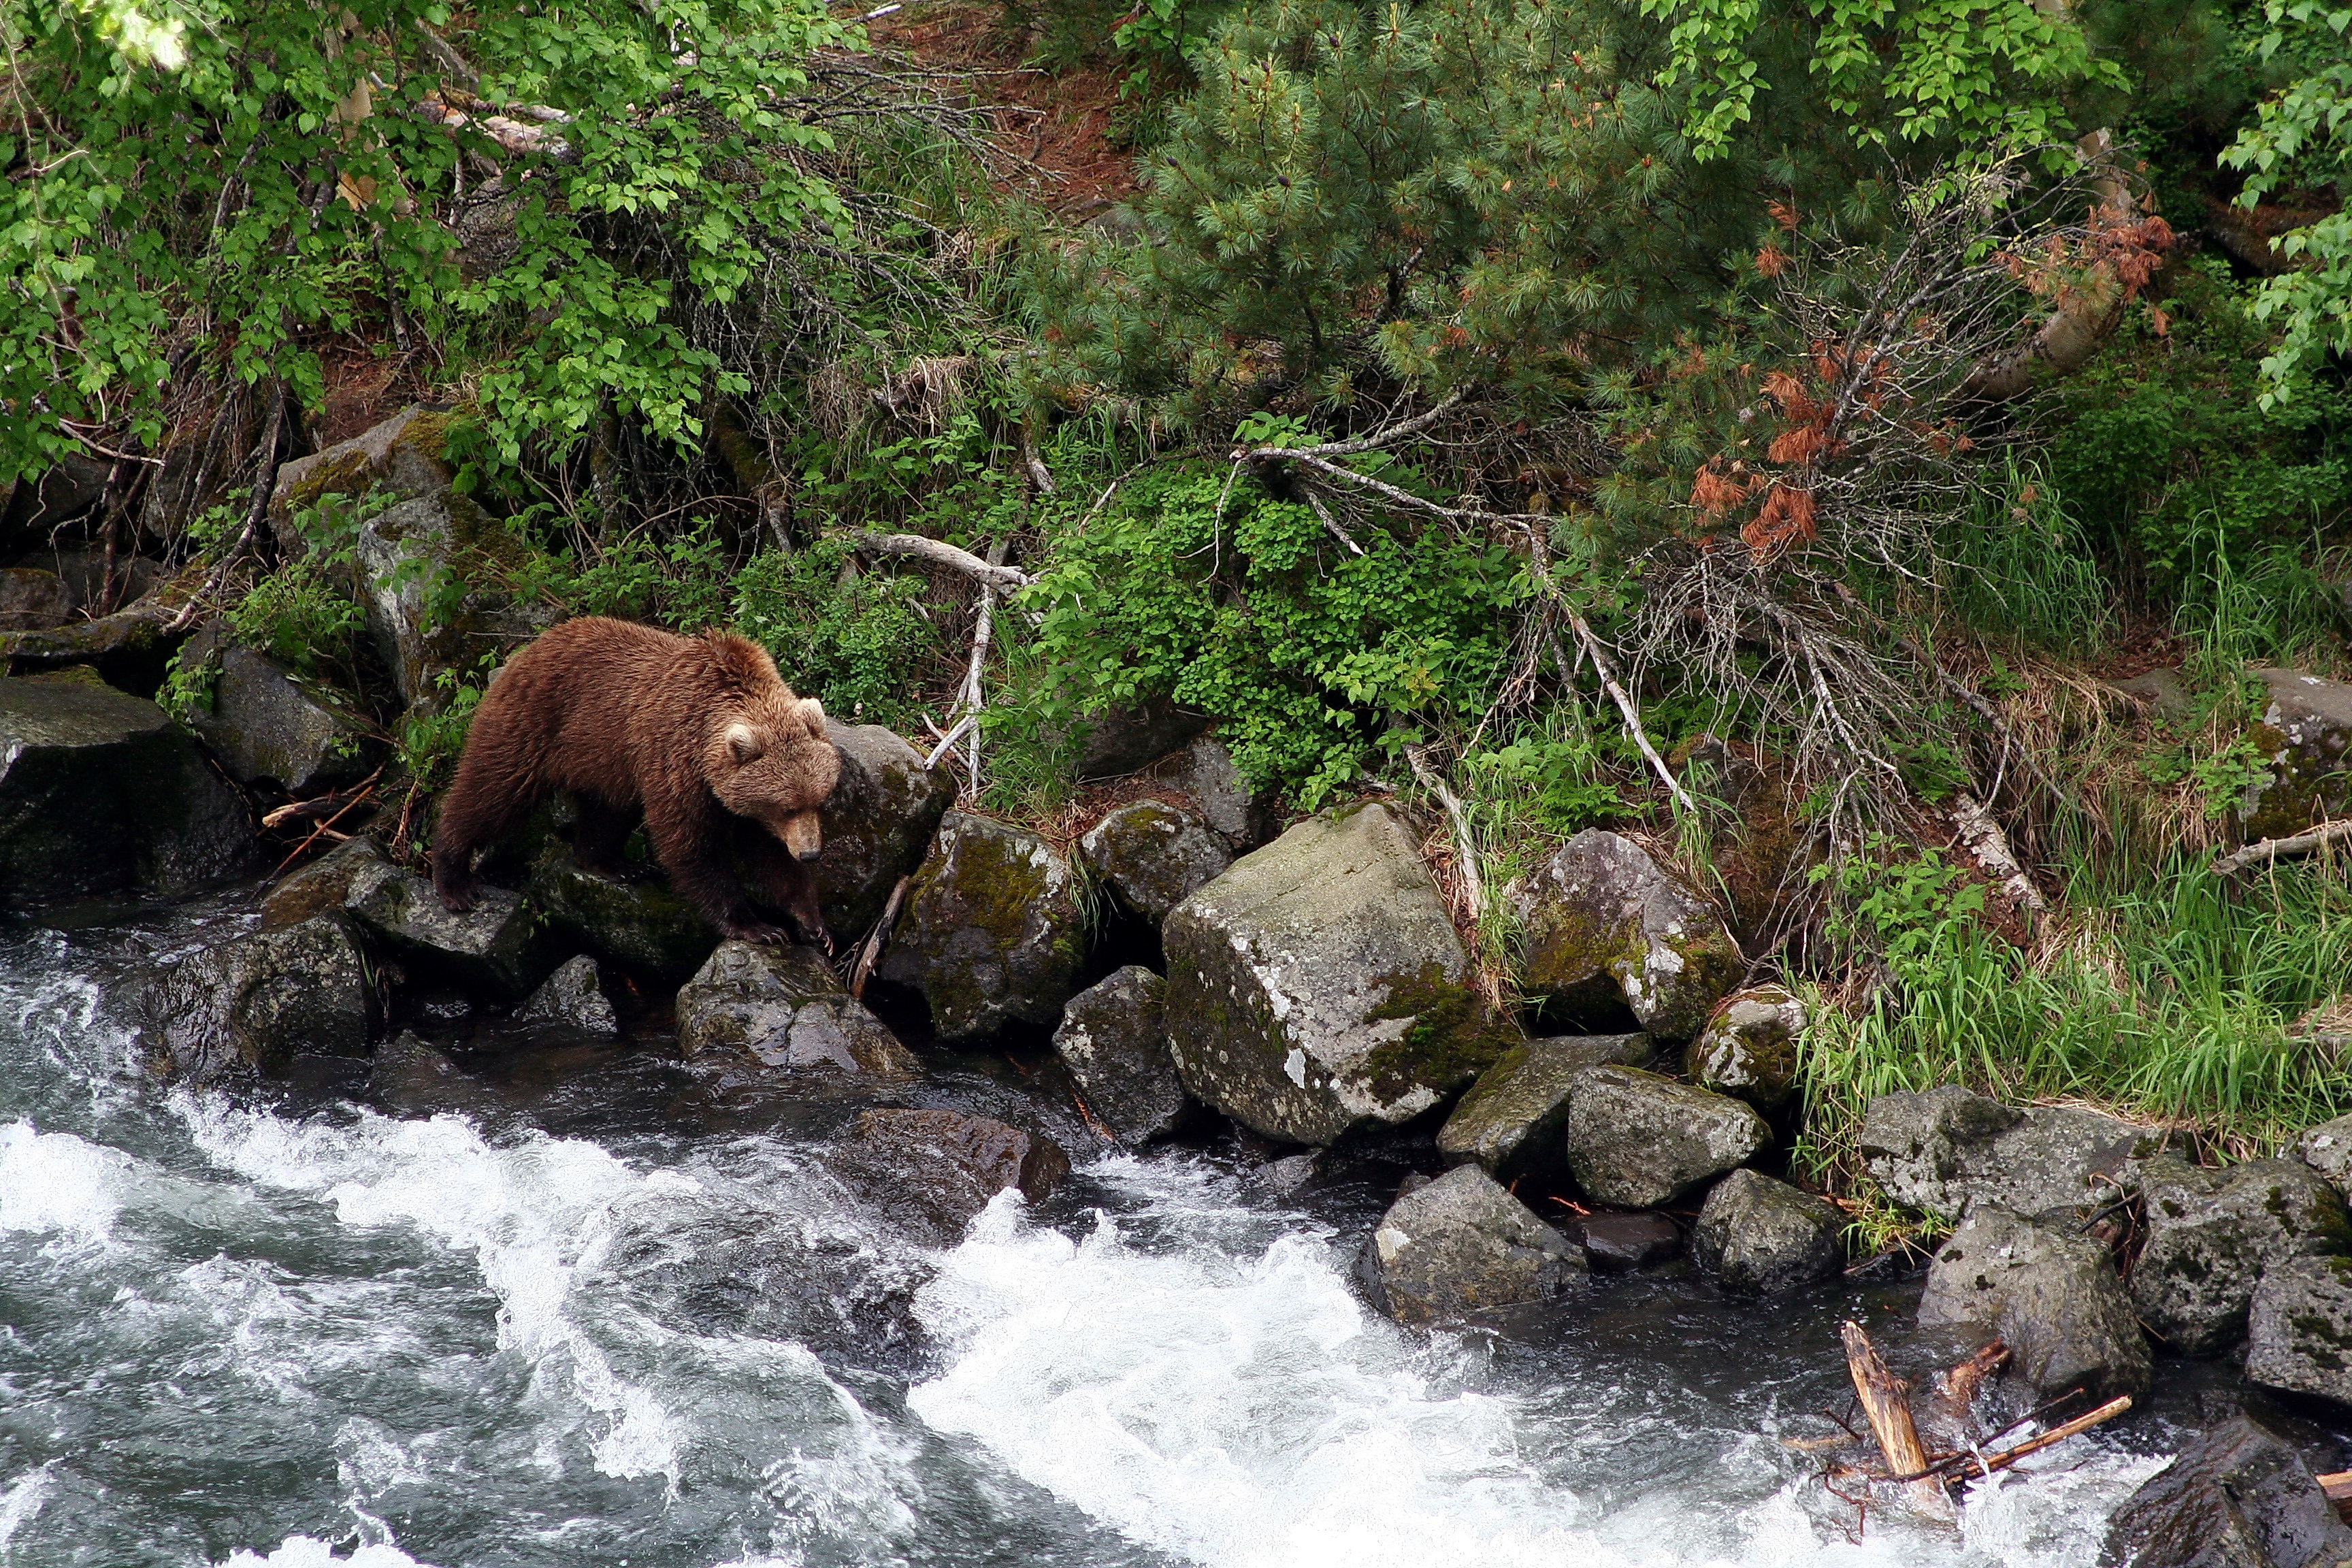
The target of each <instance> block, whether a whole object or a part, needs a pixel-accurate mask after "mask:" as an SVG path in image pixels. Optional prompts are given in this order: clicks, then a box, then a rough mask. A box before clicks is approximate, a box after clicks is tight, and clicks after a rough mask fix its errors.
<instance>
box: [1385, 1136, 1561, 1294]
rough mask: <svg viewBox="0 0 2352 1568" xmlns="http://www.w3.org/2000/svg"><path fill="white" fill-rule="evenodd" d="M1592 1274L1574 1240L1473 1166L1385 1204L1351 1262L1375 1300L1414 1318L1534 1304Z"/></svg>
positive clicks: (1463, 1168)
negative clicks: (1384, 1210)
mask: <svg viewBox="0 0 2352 1568" xmlns="http://www.w3.org/2000/svg"><path fill="white" fill-rule="evenodd" d="M1590 1273H1591V1268H1590V1266H1589V1265H1588V1264H1587V1262H1586V1260H1585V1257H1584V1253H1583V1251H1582V1250H1581V1249H1580V1248H1579V1247H1576V1246H1575V1245H1574V1244H1573V1243H1571V1242H1570V1240H1569V1239H1568V1238H1567V1237H1564V1236H1562V1235H1560V1234H1559V1232H1558V1231H1556V1230H1554V1229H1553V1228H1552V1227H1551V1226H1548V1225H1546V1224H1544V1222H1543V1221H1542V1220H1540V1219H1538V1218H1537V1217H1536V1215H1535V1213H1534V1211H1532V1210H1531V1209H1529V1208H1528V1205H1525V1204H1523V1203H1521V1202H1519V1200H1518V1199H1517V1198H1515V1197H1513V1196H1512V1195H1511V1194H1509V1193H1508V1192H1507V1191H1505V1190H1504V1188H1503V1187H1502V1185H1501V1184H1499V1183H1497V1182H1496V1180H1495V1179H1494V1178H1493V1177H1492V1176H1489V1175H1488V1174H1486V1172H1484V1171H1482V1170H1480V1169H1478V1167H1476V1166H1475V1165H1465V1166H1463V1167H1461V1168H1460V1169H1458V1170H1454V1171H1449V1172H1447V1173H1445V1174H1444V1175H1443V1176H1440V1177H1438V1178H1437V1179H1436V1180H1435V1181H1433V1182H1424V1183H1422V1184H1420V1185H1418V1186H1415V1187H1412V1189H1410V1190H1409V1191H1407V1192H1406V1193H1405V1194H1403V1195H1402V1196H1401V1197H1399V1198H1398V1199H1397V1201H1396V1202H1395V1203H1393V1204H1391V1205H1389V1210H1388V1212H1387V1213H1386V1214H1384V1215H1381V1221H1380V1224H1378V1225H1377V1226H1373V1227H1372V1234H1371V1238H1370V1240H1368V1241H1367V1242H1365V1243H1364V1250H1363V1252H1362V1254H1361V1255H1360V1257H1359V1258H1357V1261H1356V1278H1357V1279H1358V1280H1359V1281H1360V1283H1361V1284H1362V1286H1363V1287H1364V1293H1365V1294H1366V1295H1368V1296H1369V1297H1370V1298H1371V1300H1372V1303H1373V1305H1375V1306H1377V1307H1379V1308H1380V1309H1381V1310H1382V1311H1384V1312H1386V1313H1388V1314H1389V1316H1391V1317H1392V1318H1394V1319H1396V1320H1397V1321H1399V1322H1401V1323H1415V1324H1419V1323H1433V1322H1444V1321H1452V1320H1457V1319H1462V1318H1470V1317H1475V1316H1478V1315H1480V1314H1482V1313H1488V1312H1495V1311H1501V1310H1508V1309H1510V1308H1514V1307H1533V1306H1539V1305H1541V1304H1543V1303H1545V1302H1548V1301H1550V1300H1555V1299H1556V1298H1558V1297H1559V1296H1560V1295H1562V1294H1564V1293H1565V1292H1567V1291H1568V1290H1570V1289H1573V1288H1575V1287H1577V1286H1580V1285H1582V1284H1583V1283H1584V1282H1585V1280H1586V1279H1587V1278H1588V1277H1589V1275H1590Z"/></svg>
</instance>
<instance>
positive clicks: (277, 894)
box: [261, 833, 392, 931]
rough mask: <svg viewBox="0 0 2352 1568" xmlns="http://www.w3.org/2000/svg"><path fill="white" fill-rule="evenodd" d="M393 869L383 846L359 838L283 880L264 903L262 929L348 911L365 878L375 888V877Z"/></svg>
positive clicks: (336, 847) (345, 843)
mask: <svg viewBox="0 0 2352 1568" xmlns="http://www.w3.org/2000/svg"><path fill="white" fill-rule="evenodd" d="M391 868H392V861H391V859H390V858H389V857H387V856H386V855H385V854H384V852H383V845H381V844H378V843H377V842H376V841H375V840H374V839H373V838H371V837H368V836H367V835H365V834H363V833H362V834H356V835H354V836H353V837H350V838H347V839H345V840H343V842H341V844H338V845H336V846H335V847H333V848H332V849H330V850H328V851H327V852H326V853H325V854H324V855H321V856H320V857H319V858H317V859H316V860H313V861H311V862H310V864H309V865H307V866H304V867H302V868H300V869H299V870H296V871H293V872H290V873H289V874H288V875H287V876H286V877H284V878H282V879H279V881H278V884H277V885H276V886H275V887H273V888H271V889H269V893H268V897H266V898H264V899H263V900H261V929H262V930H264V931H276V930H277V929H278V928H279V927H280V926H290V925H299V924H301V923H302V922H303V921H307V920H309V919H310V918H311V917H312V916H314V915H323V914H327V913H329V912H331V911H332V910H341V909H344V908H346V907H348V906H349V905H350V903H351V898H352V886H353V884H355V883H357V882H359V881H360V880H361V879H362V878H364V879H366V880H367V882H368V884H369V885H370V886H373V885H374V882H375V875H374V873H376V872H377V871H378V870H389V869H391Z"/></svg>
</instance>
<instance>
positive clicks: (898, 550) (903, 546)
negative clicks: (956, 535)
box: [849, 533, 1035, 594]
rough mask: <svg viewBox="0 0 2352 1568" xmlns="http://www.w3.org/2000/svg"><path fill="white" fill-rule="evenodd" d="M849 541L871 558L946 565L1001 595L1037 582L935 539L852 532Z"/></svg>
mask: <svg viewBox="0 0 2352 1568" xmlns="http://www.w3.org/2000/svg"><path fill="white" fill-rule="evenodd" d="M849 538H850V542H852V543H853V544H855V545H856V547H857V548H858V549H860V550H863V551H865V552H866V553H868V554H871V555H908V556H912V557H914V558H915V559H916V560H919V561H928V562H929V563H931V564H932V565H934V566H945V567H948V568H950V569H951V570H953V571H957V572H961V573H962V574H964V575H965V576H967V577H976V578H978V579H979V580H980V581H981V582H982V583H983V584H986V585H988V586H989V587H992V588H993V589H995V590H996V591H997V592H998V593H1000V594H1009V593H1012V592H1013V590H1015V589H1017V588H1026V587H1027V586H1029V584H1031V583H1033V582H1034V581H1035V579H1034V578H1033V577H1031V576H1030V575H1029V574H1028V573H1026V572H1024V571H1022V570H1021V569H1020V568H1019V567H1017V566H1002V565H992V564H991V563H988V562H985V561H982V559H981V558H980V557H979V556H977V555H974V554H973V553H972V552H971V551H969V550H958V549H957V548H956V547H955V546H954V545H952V544H948V543H944V542H941V541H940V540H936V539H925V538H924V537H923V536H922V535H921V534H919V533H853V534H851V535H850V536H849Z"/></svg>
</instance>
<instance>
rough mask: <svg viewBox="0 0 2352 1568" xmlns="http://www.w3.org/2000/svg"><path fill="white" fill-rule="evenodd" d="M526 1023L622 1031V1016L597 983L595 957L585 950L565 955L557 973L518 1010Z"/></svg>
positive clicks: (607, 1033) (581, 1032) (574, 1029)
mask: <svg viewBox="0 0 2352 1568" xmlns="http://www.w3.org/2000/svg"><path fill="white" fill-rule="evenodd" d="M515 1018H516V1020H517V1021H518V1022H520V1023H524V1024H551V1025H554V1026H557V1027H558V1028H562V1029H568V1030H570V1031H571V1032H572V1033H573V1034H578V1035H596V1036H602V1037H610V1036H614V1035H618V1034H619V1033H620V1032H621V1020H620V1018H619V1017H618V1016H616V1015H615V1014H614V1011H613V1004H612V1001H611V1000H610V999H609V998H608V997H606V996H605V994H604V986H603V985H602V984H598V981H597V976H596V961H595V960H594V959H593V958H591V957H589V956H588V955H587V954H586V953H584V952H583V953H579V954H576V955H574V956H573V957H571V958H567V959H565V960H564V961H563V962H562V963H559V964H557V965H556V966H555V973H552V974H551V975H549V976H548V977H547V978H546V979H545V980H542V981H541V982H540V985H539V989H538V990H536V991H534V992H532V993H531V994H530V997H529V999H528V1000H526V1001H525V1002H524V1003H523V1005H521V1006H520V1007H519V1008H517V1009H516V1010H515Z"/></svg>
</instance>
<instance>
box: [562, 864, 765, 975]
mask: <svg viewBox="0 0 2352 1568" xmlns="http://www.w3.org/2000/svg"><path fill="white" fill-rule="evenodd" d="M523 893H524V896H525V897H526V898H527V899H528V900H530V906H531V908H532V909H534V910H538V911H539V912H540V913H541V915H543V916H544V917H545V918H546V919H547V921H548V923H549V924H550V925H551V926H552V927H553V928H554V929H555V930H556V931H560V932H562V934H563V935H565V936H567V937H569V938H571V939H572V941H574V942H578V943H579V944H580V945H581V946H583V947H584V948H586V949H587V950H588V951H589V952H593V953H594V954H595V955H596V956H597V957H599V958H602V959H605V960H607V961H609V962H611V963H617V964H619V965H620V966H621V967H622V968H624V969H632V970H635V971H636V972H638V973H642V974H649V975H653V976H655V977H656V978H658V979H660V980H663V981H667V983H669V984H678V983H679V982H681V981H683V980H685V979H686V978H687V977H688V975H691V974H692V973H694V972H695V971H696V970H698V969H699V968H701V967H702V964H703V961H704V960H705V959H708V958H709V956H710V952H711V950H712V949H713V948H715V947H717V946H718V945H719V930H718V928H717V927H715V926H713V925H712V924H711V923H710V922H709V921H706V920H704V919H703V918H702V916H701V915H700V914H699V913H698V912H697V911H696V910H695V909H694V907H693V906H692V905H691V904H688V902H687V901H686V900H684V899H681V898H679V897H678V896H677V894H676V893H674V892H672V891H670V887H669V884H668V883H667V881H665V880H663V879H662V878H661V876H660V875H659V874H658V873H655V874H651V875H647V876H642V877H630V878H620V877H600V876H598V875H597V874H596V873H595V872H593V871H589V870H585V869H583V868H582V867H581V865H580V862H579V861H578V860H576V859H574V858H572V851H571V850H570V849H568V848H565V847H562V846H561V845H553V846H551V847H549V848H547V849H546V850H545V851H543V852H542V853H541V855H540V857H539V858H538V859H536V860H534V861H533V862H531V868H530V877H529V879H527V880H525V882H524V883H523Z"/></svg>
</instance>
